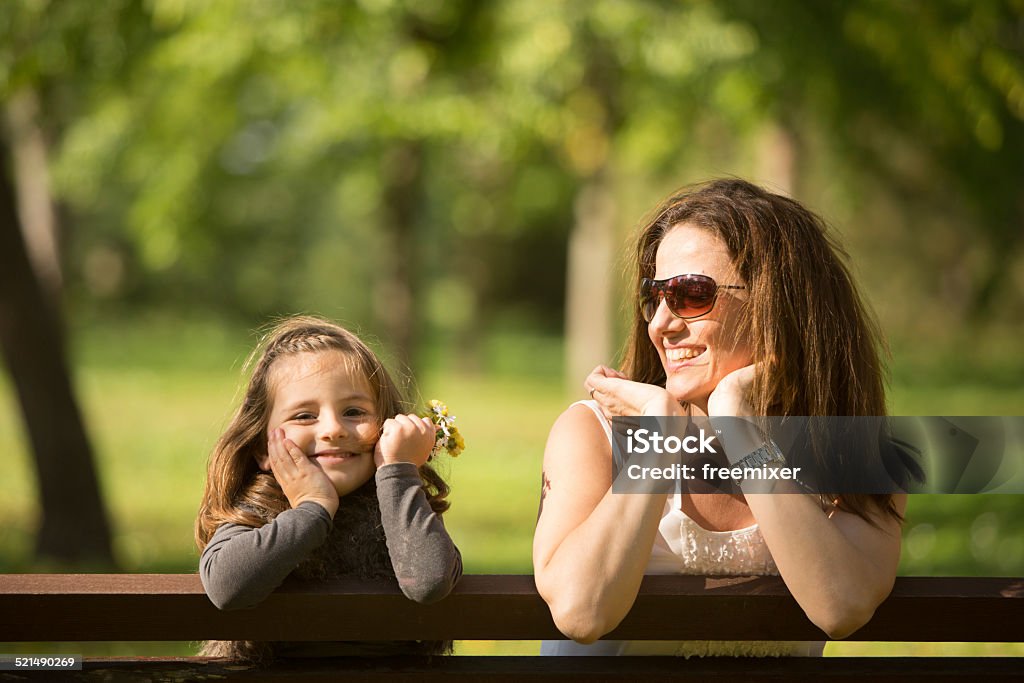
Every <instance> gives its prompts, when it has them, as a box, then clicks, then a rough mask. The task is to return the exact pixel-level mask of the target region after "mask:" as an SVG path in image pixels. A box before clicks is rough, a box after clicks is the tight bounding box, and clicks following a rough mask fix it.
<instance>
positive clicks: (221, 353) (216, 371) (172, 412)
mask: <svg viewBox="0 0 1024 683" xmlns="http://www.w3.org/2000/svg"><path fill="white" fill-rule="evenodd" d="M76 334H77V337H76V339H77V346H76V352H75V354H74V367H75V375H76V385H77V388H78V392H79V396H80V398H81V403H82V405H83V406H84V410H85V413H86V417H87V423H88V425H89V431H90V434H91V436H92V439H93V444H94V447H95V450H96V457H97V461H98V465H99V471H100V475H101V480H102V486H103V490H104V494H105V497H106V501H107V505H108V507H109V510H110V514H111V519H112V521H113V528H114V546H115V553H116V558H117V562H118V564H119V566H120V568H121V569H123V570H125V571H130V572H188V571H195V568H196V563H197V553H196V550H195V547H194V543H193V541H192V524H193V521H194V518H195V513H196V508H197V506H198V503H199V498H200V495H201V493H202V487H203V479H204V476H205V473H204V466H205V460H206V456H207V454H208V452H209V450H210V448H211V447H212V445H213V443H214V441H215V440H216V438H217V437H218V435H219V434H220V431H221V429H222V428H223V427H224V425H225V424H226V422H227V419H228V417H229V415H230V413H231V410H232V408H233V407H234V402H235V400H236V396H235V394H236V389H237V387H238V384H239V378H240V367H241V362H242V360H243V359H244V357H245V355H246V353H247V351H248V349H249V345H250V343H251V342H252V338H251V336H250V335H248V334H246V333H245V332H240V331H237V330H232V329H230V328H225V327H223V326H220V325H217V324H214V323H209V324H188V325H186V324H182V323H181V322H180V321H176V320H167V319H159V318H157V319H152V320H146V321H142V322H140V323H138V324H134V325H129V324H119V325H103V326H97V325H93V326H90V327H85V328H81V329H77V330H76ZM487 348H488V349H491V350H494V351H498V350H500V352H501V353H503V354H511V353H513V352H514V351H513V350H514V348H515V345H514V343H512V342H511V341H510V340H508V339H507V338H506V339H503V340H500V341H497V342H495V343H493V344H491V345H490V346H488V347H487ZM531 354H537V357H536V358H531V357H530V356H529V355H528V354H525V355H524V356H525V357H522V358H518V359H507V360H504V361H501V362H497V361H495V362H493V363H488V364H487V366H486V367H488V368H489V372H486V373H481V374H478V375H467V374H459V373H456V372H439V371H438V372H429V373H427V374H425V376H423V377H421V378H420V387H421V392H420V393H421V396H422V398H424V399H425V398H439V399H442V400H444V401H445V402H447V403H448V404H449V406H450V407H451V409H452V412H454V413H455V414H456V415H458V425H459V427H460V429H461V430H462V432H463V434H464V435H465V438H466V441H467V449H466V452H465V453H463V454H462V455H461V456H460V457H459V458H457V459H449V460H448V462H447V463H442V467H441V469H442V472H443V473H444V474H445V475H446V477H447V479H448V480H449V482H450V483H451V485H452V496H451V500H452V508H451V511H450V512H449V513H448V515H447V516H446V522H447V524H448V526H449V529H450V530H451V533H452V535H453V537H454V538H455V539H456V542H457V543H458V544H459V546H460V548H461V549H462V551H463V555H464V558H465V563H466V571H467V572H468V573H529V572H530V571H531V559H530V546H531V540H532V531H533V525H534V522H535V519H536V511H537V493H538V488H539V480H540V462H541V455H542V452H543V447H544V441H545V438H546V435H547V430H548V428H549V427H550V425H551V423H552V422H553V421H554V419H555V417H556V416H557V415H558V414H559V413H560V412H561V411H562V410H563V409H564V408H565V406H566V405H567V404H568V403H569V402H570V400H571V399H572V398H574V397H571V396H569V395H568V394H567V393H566V392H565V391H564V390H563V388H562V386H561V375H560V372H558V371H557V367H558V365H559V364H558V359H557V354H558V348H557V346H552V345H550V344H547V345H544V344H534V345H533V346H532V347H531ZM534 361H535V362H534ZM501 368H515V372H514V373H512V372H509V371H505V372H502V370H501ZM897 376H898V377H901V383H900V384H897V385H896V386H895V387H894V389H893V394H892V398H893V408H894V409H893V412H894V413H897V414H938V415H958V414H1016V415H1022V414H1024V391H1022V390H1021V389H1020V388H1019V387H1020V386H1021V384H1020V383H1013V382H992V383H987V382H985V381H983V379H977V380H976V381H974V382H971V381H964V380H958V381H955V382H953V381H950V380H949V379H948V378H941V379H940V380H937V381H936V382H934V383H929V381H928V378H927V376H922V375H921V374H920V373H918V372H916V371H915V373H914V377H915V380H914V381H913V383H911V381H910V378H909V377H907V376H906V375H903V376H901V375H899V373H897ZM0 452H3V453H5V454H7V457H6V458H5V462H6V468H5V476H4V477H2V478H0V571H2V572H21V571H39V570H47V569H49V570H53V569H57V568H53V567H40V566H39V565H37V564H35V563H34V561H33V557H32V534H33V530H34V527H35V524H36V520H37V518H38V509H37V506H36V502H35V482H34V474H33V472H32V469H31V459H30V455H29V452H28V449H27V446H26V442H25V438H24V435H23V430H22V426H21V423H20V415H19V413H18V411H17V407H16V404H15V402H14V397H13V392H12V390H11V387H10V385H9V382H8V380H7V377H6V375H0ZM1022 512H1024V497H1022V496H1016V495H1013V496H1011V495H990V496H915V497H913V498H912V500H911V503H910V506H909V509H908V512H907V521H908V523H907V527H906V530H905V539H906V540H905V545H904V548H905V551H904V554H903V559H902V562H901V565H900V572H901V573H902V574H905V575H907V574H909V575H913V574H919V575H1014V576H1022V575H1024V514H1022ZM897 646H898V644H890V645H885V646H882V645H879V646H877V648H880V649H873V650H871V651H872V652H873V653H883V652H889V651H894V650H892V648H894V647H897ZM83 647H84V649H82V650H80V651H84V652H95V651H96V650H94V649H92V648H94V647H96V646H92V645H87V646H83ZM117 647H119V648H121V649H118V650H116V652H117V653H122V652H124V651H125V646H117ZM133 647H134V646H133ZM140 647H141V648H142V649H132V651H133V652H139V653H142V652H144V651H145V652H153V651H154V650H152V649H150V646H140ZM151 647H152V648H156V650H155V651H156V652H161V651H164V650H161V649H160V648H163V647H171V648H172V650H171V651H172V652H180V651H188V650H187V647H186V646H181V645H177V646H176V645H170V646H165V645H153V646H151ZM864 647H876V646H865V645H862V644H859V643H837V644H834V645H830V646H829V654H838V653H843V654H845V653H856V652H859V651H860V650H859V649H858V648H864ZM921 647H924V646H921ZM921 647H918V649H916V650H914V651H915V652H917V653H919V654H929V653H931V652H932V651H933V649H934V648H933V646H927V647H925V649H921ZM966 647H968V648H979V649H978V650H977V652H979V653H980V652H987V650H986V649H985V648H987V647H989V646H986V645H983V644H982V645H970V646H966ZM1014 647H1016V646H1014ZM1014 647H1011V648H1010V649H1009V650H999V651H1000V652H1009V651H1012V652H1014V653H1015V654H1024V653H1022V652H1021V651H1020V649H1019V648H1016V649H1014ZM183 648H184V649H183ZM941 650H942V653H948V652H953V651H956V650H955V649H950V648H946V647H945V646H942V647H941ZM65 651H70V650H65ZM459 651H460V652H466V653H479V654H486V653H492V652H493V653H510V652H512V653H523V654H528V653H533V652H536V643H535V642H532V641H524V642H513V643H463V644H460V647H459ZM104 652H105V653H107V654H110V653H111V651H110V650H109V649H108V650H104Z"/></svg>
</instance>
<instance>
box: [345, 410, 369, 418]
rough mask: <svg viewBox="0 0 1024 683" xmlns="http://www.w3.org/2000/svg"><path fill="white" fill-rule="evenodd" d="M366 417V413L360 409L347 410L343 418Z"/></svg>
mask: <svg viewBox="0 0 1024 683" xmlns="http://www.w3.org/2000/svg"><path fill="white" fill-rule="evenodd" d="M364 415H366V411H365V410H363V409H362V408H349V409H347V410H346V411H345V417H362V416H364Z"/></svg>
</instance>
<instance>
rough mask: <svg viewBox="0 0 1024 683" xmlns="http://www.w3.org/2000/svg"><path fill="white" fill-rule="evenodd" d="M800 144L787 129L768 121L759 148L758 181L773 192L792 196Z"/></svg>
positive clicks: (794, 190)
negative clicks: (798, 144)
mask: <svg viewBox="0 0 1024 683" xmlns="http://www.w3.org/2000/svg"><path fill="white" fill-rule="evenodd" d="M797 157H798V154H797V144H796V139H795V138H794V136H793V132H792V131H791V130H790V129H789V128H787V127H786V126H784V125H782V124H779V123H775V122H769V123H768V124H766V125H765V127H764V129H763V130H762V131H761V135H760V138H759V140H758V145H757V181H758V183H759V184H761V185H763V186H765V187H766V188H768V189H769V190H771V191H772V192H776V193H778V194H782V195H786V196H787V197H793V196H794V195H795V193H796V182H797V168H796V164H797Z"/></svg>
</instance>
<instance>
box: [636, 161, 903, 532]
mask: <svg viewBox="0 0 1024 683" xmlns="http://www.w3.org/2000/svg"><path fill="white" fill-rule="evenodd" d="M683 223H686V224H689V225H694V226H697V227H701V228H704V229H707V230H709V231H711V232H712V233H714V234H715V235H717V236H718V237H719V238H721V239H722V241H723V242H724V243H725V245H726V246H727V248H728V249H729V252H730V254H731V256H732V260H733V263H734V264H735V266H736V268H737V270H738V271H739V275H740V277H741V278H743V280H744V282H745V283H746V285H747V291H748V292H749V294H750V298H749V300H748V302H747V315H746V319H745V320H744V324H743V325H742V326H741V327H742V328H743V330H742V333H743V334H746V335H747V337H748V338H749V340H750V345H751V351H752V356H753V362H754V363H755V364H757V365H756V366H757V368H758V369H759V371H758V373H757V376H756V379H755V381H754V385H753V389H752V396H751V401H752V404H753V408H754V414H755V415H800V416H812V417H825V416H884V415H886V414H887V412H886V401H885V369H884V366H883V363H882V360H881V351H882V348H883V339H882V335H881V332H880V330H879V327H878V324H877V322H876V321H875V319H874V318H873V316H872V315H871V314H870V312H869V311H868V309H867V307H866V306H865V304H864V302H863V300H862V299H861V297H860V295H859V293H858V292H857V289H856V287H855V286H854V284H853V279H852V277H851V276H850V272H849V270H848V269H847V267H846V265H845V263H844V260H845V259H846V258H847V255H846V253H845V252H844V251H843V249H842V248H841V247H840V246H839V245H838V243H837V242H836V241H835V240H834V239H833V238H832V237H831V236H830V235H829V232H828V230H827V228H826V226H825V224H824V222H823V221H822V220H821V219H820V218H819V217H818V216H816V215H815V214H814V213H812V212H811V211H809V210H807V209H806V208H804V207H803V206H801V205H800V204H799V203H797V202H795V201H793V200H792V199H789V198H788V197H783V196H781V195H777V194H772V193H770V192H767V191H765V190H763V189H761V188H759V187H757V186H755V185H752V184H751V183H748V182H746V181H743V180H739V179H723V180H715V181H711V182H708V183H705V184H701V185H696V186H692V187H687V188H684V189H682V190H681V191H679V192H677V193H675V194H673V195H672V196H671V197H669V198H668V199H666V200H665V201H664V202H663V203H662V204H661V205H660V206H659V207H658V208H657V209H656V210H655V212H654V213H653V214H652V218H651V219H650V220H649V221H647V223H646V224H645V225H644V226H643V227H642V228H641V231H640V235H639V238H638V240H637V247H636V255H635V259H636V260H635V267H636V273H635V279H634V282H635V283H636V290H635V292H634V305H633V311H634V312H633V325H632V328H631V331H630V335H629V339H628V341H627V345H626V351H625V354H624V357H623V362H622V366H621V370H622V372H624V373H625V374H626V375H627V376H629V377H630V378H631V379H633V380H635V381H638V382H644V383H647V384H656V385H659V386H665V381H666V377H665V369H664V368H663V367H662V364H661V360H660V358H659V356H658V353H657V351H656V349H655V348H654V346H653V345H652V344H651V340H650V338H649V337H648V332H647V322H646V321H645V320H644V319H643V316H642V315H641V313H640V280H641V278H645V277H646V278H653V277H654V273H655V257H656V255H657V252H658V247H659V245H660V244H661V240H662V239H663V238H664V237H665V235H666V234H667V233H668V232H669V231H670V230H671V229H672V228H674V227H675V226H677V225H680V224H683ZM821 464H822V466H823V467H825V468H826V469H827V468H830V467H835V466H836V463H835V462H831V463H821ZM821 495H822V498H823V500H825V499H827V502H832V501H834V500H836V499H837V498H838V501H839V506H840V507H841V508H842V509H844V510H847V511H849V512H852V513H854V514H856V515H858V516H860V517H861V518H863V519H865V520H867V521H869V522H872V523H874V521H873V520H872V518H871V515H870V513H872V512H875V511H877V510H883V511H884V512H885V513H887V514H889V515H892V516H894V517H896V518H897V519H899V517H900V516H899V514H898V513H897V511H896V509H895V506H894V504H893V501H892V496H891V495H857V494H854V495H851V494H843V495H841V496H840V495H838V494H834V493H822V494H821Z"/></svg>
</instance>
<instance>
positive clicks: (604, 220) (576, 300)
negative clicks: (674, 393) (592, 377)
mask: <svg viewBox="0 0 1024 683" xmlns="http://www.w3.org/2000/svg"><path fill="white" fill-rule="evenodd" d="M607 175H608V174H607V171H604V172H601V173H598V174H597V175H596V176H594V177H593V178H591V179H590V181H589V182H587V183H586V184H585V185H584V186H583V188H582V189H581V190H580V192H579V194H578V195H577V196H576V205H575V223H574V224H573V227H572V232H570V233H569V255H568V265H567V268H568V272H567V273H566V292H565V298H566V301H565V372H566V376H565V382H566V386H567V387H568V389H569V391H570V392H572V393H580V394H582V392H583V380H584V379H585V378H586V376H587V375H588V374H589V373H590V371H591V370H593V369H594V366H596V365H598V364H599V363H603V364H605V365H611V364H612V363H613V362H614V359H613V358H612V329H613V324H612V322H613V321H612V309H613V306H612V281H613V279H614V272H615V268H614V260H615V257H614V255H613V243H614V241H615V218H616V208H615V200H614V196H613V188H612V187H611V183H610V182H608V181H607Z"/></svg>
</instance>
